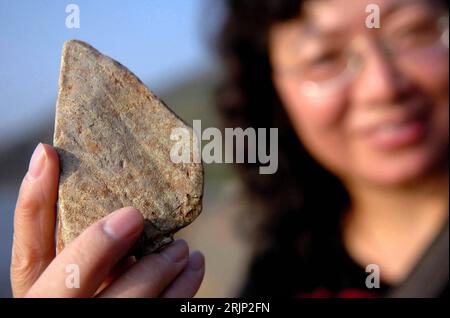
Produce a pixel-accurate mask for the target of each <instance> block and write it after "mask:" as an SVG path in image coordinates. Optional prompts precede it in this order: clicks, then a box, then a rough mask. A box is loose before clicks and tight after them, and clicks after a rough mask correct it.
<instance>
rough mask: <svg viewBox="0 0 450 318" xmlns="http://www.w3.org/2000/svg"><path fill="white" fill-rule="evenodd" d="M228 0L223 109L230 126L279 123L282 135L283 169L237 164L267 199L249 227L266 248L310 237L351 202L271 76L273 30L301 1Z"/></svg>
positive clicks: (254, 194) (256, 194)
mask: <svg viewBox="0 0 450 318" xmlns="http://www.w3.org/2000/svg"><path fill="white" fill-rule="evenodd" d="M226 3H227V5H228V6H227V7H228V17H227V20H226V22H225V24H224V26H223V29H222V33H221V36H220V41H221V42H220V43H219V49H220V52H221V54H222V57H223V59H224V63H225V70H226V72H227V74H226V75H227V79H226V82H225V83H224V84H223V86H222V87H221V88H220V90H219V93H218V107H219V110H220V112H221V114H222V115H223V117H224V119H225V124H226V125H227V127H242V128H246V127H258V128H271V127H273V128H278V133H279V145H278V146H279V158H278V160H279V166H278V167H279V168H278V171H277V173H275V174H272V175H261V174H259V170H258V167H259V164H258V163H257V164H249V163H247V164H243V165H239V166H238V169H239V171H240V174H241V175H242V177H243V180H244V181H245V184H246V186H247V187H246V188H247V191H248V195H249V196H250V197H251V198H252V199H257V200H259V202H261V203H262V204H261V206H262V207H261V210H260V211H252V213H253V215H252V217H253V218H254V217H257V216H258V219H259V221H257V222H253V223H256V224H257V226H258V230H257V231H254V230H252V231H250V233H252V234H256V235H255V236H254V239H255V240H257V241H258V245H260V246H261V243H262V242H264V243H266V244H271V243H272V242H273V241H276V242H277V244H283V245H286V246H289V245H291V244H292V241H293V240H292V234H298V233H299V230H300V231H301V232H302V233H304V234H308V235H310V234H311V233H310V232H311V231H310V230H311V229H314V228H322V229H324V230H325V228H327V227H328V226H334V225H335V224H336V221H337V220H339V219H340V213H341V212H342V211H343V208H345V207H346V206H347V204H348V196H347V194H346V191H345V190H344V188H343V187H342V185H341V183H340V182H339V181H338V180H337V179H336V178H335V177H334V176H333V175H332V174H330V173H329V172H328V171H326V170H325V169H324V168H323V167H322V166H321V165H320V164H318V163H317V162H316V161H315V160H314V159H313V158H312V157H311V156H310V155H309V154H308V152H307V151H306V150H305V149H304V147H303V146H302V144H301V143H300V141H299V139H298V137H297V135H296V134H295V132H294V129H293V127H292V124H291V123H290V122H289V119H288V116H287V114H286V112H285V110H284V108H283V106H282V104H281V102H280V99H279V97H278V95H277V93H276V91H275V88H274V85H273V83H272V80H271V72H272V70H271V66H270V63H269V56H268V33H269V29H270V27H271V26H272V25H273V24H274V23H277V22H281V21H285V20H289V19H292V18H294V17H297V16H298V15H299V13H300V9H301V4H302V1H301V0H285V1H273V0H265V1H260V0H258V1H254V0H230V1H227V2H226ZM324 213H326V216H324ZM255 214H257V215H255ZM316 225H317V226H316ZM319 225H320V226H319Z"/></svg>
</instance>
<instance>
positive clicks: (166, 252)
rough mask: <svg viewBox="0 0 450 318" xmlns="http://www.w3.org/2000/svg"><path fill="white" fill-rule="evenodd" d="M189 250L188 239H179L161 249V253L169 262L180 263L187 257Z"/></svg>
mask: <svg viewBox="0 0 450 318" xmlns="http://www.w3.org/2000/svg"><path fill="white" fill-rule="evenodd" d="M188 252H189V248H188V246H187V243H186V241H184V240H182V239H177V240H176V241H175V242H173V243H172V244H170V245H169V246H167V247H166V248H164V249H163V250H162V251H161V253H160V254H161V255H162V256H163V257H164V258H166V259H167V260H168V261H169V262H172V263H178V262H180V261H182V260H183V259H185V258H186V256H187V254H188Z"/></svg>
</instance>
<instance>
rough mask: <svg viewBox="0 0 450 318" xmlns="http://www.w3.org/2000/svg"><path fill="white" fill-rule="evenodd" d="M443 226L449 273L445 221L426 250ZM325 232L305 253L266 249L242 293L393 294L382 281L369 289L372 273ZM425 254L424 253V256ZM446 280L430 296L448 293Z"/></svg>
mask: <svg viewBox="0 0 450 318" xmlns="http://www.w3.org/2000/svg"><path fill="white" fill-rule="evenodd" d="M445 229H447V232H446V235H447V236H446V240H447V245H446V248H445V247H444V252H443V253H442V248H441V254H445V255H446V259H447V262H445V261H444V262H443V263H446V265H445V264H444V265H443V266H447V275H448V224H447V225H446V226H445V227H444V229H443V230H442V231H441V233H440V234H439V235H437V237H436V239H435V241H434V243H433V244H431V245H430V247H429V249H431V248H432V247H433V245H436V244H437V243H436V242H437V241H438V238H441V240H440V241H441V242H442V235H444V234H443V233H444V232H445ZM324 234H325V233H322V235H324ZM327 234H328V235H326V237H328V238H329V239H323V236H322V237H321V240H317V241H319V243H317V242H315V241H314V239H311V240H309V241H308V243H307V245H308V246H309V248H308V249H306V253H305V252H304V251H305V249H304V248H300V250H301V251H303V252H300V253H298V252H292V251H298V250H299V248H296V247H292V246H291V247H289V246H276V245H273V246H272V247H270V248H268V249H267V250H266V251H265V252H264V253H262V254H261V255H260V256H258V257H256V258H255V259H254V261H253V263H252V264H251V266H250V271H249V276H248V280H247V283H246V285H245V286H244V288H243V290H242V292H241V296H243V297H248V296H273V297H319V298H321V297H326V298H329V297H342V298H348V297H350V298H357V297H364V298H366V297H385V296H386V295H389V294H390V293H392V291H393V289H395V286H390V285H388V284H385V283H383V282H382V281H380V285H379V288H368V287H367V286H366V279H367V277H368V275H370V274H371V272H366V269H365V268H364V267H362V266H360V265H359V264H358V263H356V262H355V261H354V260H353V259H352V258H351V257H350V255H349V254H348V253H347V251H346V249H345V248H344V244H343V243H342V239H341V237H340V235H339V233H337V232H336V233H334V235H333V233H327ZM302 240H305V238H303V239H301V238H299V240H298V242H300V243H302V242H301V241H302ZM444 240H445V239H444ZM303 243H304V242H303ZM303 245H304V244H303ZM441 245H442V244H441ZM297 246H298V244H297ZM426 254H427V253H424V256H425V255H426ZM430 257H433V256H430ZM430 257H428V258H430ZM419 263H420V262H419ZM380 271H382V269H380ZM412 272H414V270H413V271H412ZM421 272H423V270H422V271H421ZM428 272H429V273H430V272H431V273H430V274H426V275H433V269H431V271H430V270H428ZM444 277H445V276H444ZM407 280H408V279H406V281H407ZM445 280H446V283H445V281H444V283H443V286H442V287H441V286H440V287H438V290H439V291H438V292H435V293H434V292H433V293H434V294H433V295H432V296H433V297H446V296H448V276H447V278H446V279H445ZM370 281H371V282H373V280H370ZM422 281H424V280H423V279H422ZM426 281H428V280H426ZM429 281H431V280H429ZM419 288H420V286H419Z"/></svg>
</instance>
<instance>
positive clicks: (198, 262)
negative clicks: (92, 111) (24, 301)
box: [11, 144, 205, 297]
mask: <svg viewBox="0 0 450 318" xmlns="http://www.w3.org/2000/svg"><path fill="white" fill-rule="evenodd" d="M58 177H59V160H58V155H57V153H56V151H55V150H54V149H53V148H52V147H51V146H49V145H43V144H39V145H38V147H37V148H36V150H35V152H34V153H33V156H32V159H31V162H30V166H29V169H28V172H27V174H26V175H25V177H24V179H23V181H22V185H21V187H20V191H19V196H18V199H17V204H16V210H15V215H14V238H13V247H12V256H11V284H12V290H13V295H14V296H15V297H192V296H194V295H195V293H196V292H197V290H198V288H199V287H200V284H201V281H202V279H203V276H204V272H205V265H204V257H203V255H202V254H201V253H200V252H193V253H191V254H190V255H189V248H188V245H187V244H186V242H185V241H183V240H176V241H175V242H173V243H171V244H169V245H168V246H167V247H165V248H163V249H162V250H161V251H160V252H159V253H153V254H151V255H148V256H145V257H143V258H142V259H140V260H139V261H136V260H135V259H134V258H132V257H128V258H125V256H126V255H127V253H128V252H129V250H130V249H131V248H132V247H133V245H134V242H135V241H136V240H137V238H138V237H139V234H140V233H141V232H142V230H143V227H144V221H143V217H142V215H141V213H140V212H139V211H138V210H136V209H134V208H132V207H126V208H122V209H119V210H117V211H115V212H113V213H111V214H109V215H108V216H106V217H105V218H103V219H101V220H100V221H98V222H96V223H94V224H93V225H91V226H90V227H89V228H87V229H86V230H85V231H84V232H83V233H82V234H81V235H80V236H79V237H78V238H76V239H75V240H74V241H73V242H71V243H70V244H68V245H67V246H66V247H65V248H64V249H63V250H62V251H61V253H60V254H58V255H56V252H55V219H56V201H57V192H58ZM71 264H75V265H76V266H77V268H78V269H79V287H78V286H77V287H78V288H72V287H73V286H67V285H66V278H67V276H68V275H69V274H68V273H67V272H66V269H67V266H68V265H71Z"/></svg>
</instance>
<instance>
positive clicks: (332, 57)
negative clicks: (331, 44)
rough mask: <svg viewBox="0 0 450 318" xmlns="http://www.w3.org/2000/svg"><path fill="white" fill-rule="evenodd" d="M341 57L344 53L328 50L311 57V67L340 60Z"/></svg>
mask: <svg viewBox="0 0 450 318" xmlns="http://www.w3.org/2000/svg"><path fill="white" fill-rule="evenodd" d="M341 57H342V54H339V53H338V52H326V53H323V54H321V55H319V56H317V57H315V58H313V59H311V61H310V63H309V64H310V67H316V66H324V65H327V64H332V63H335V62H338V61H339V60H340V58H341Z"/></svg>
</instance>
